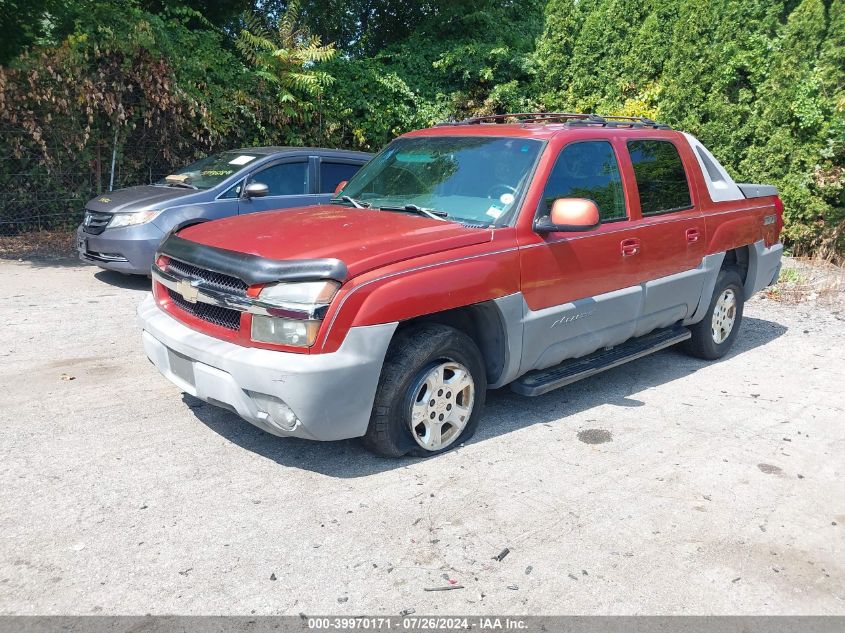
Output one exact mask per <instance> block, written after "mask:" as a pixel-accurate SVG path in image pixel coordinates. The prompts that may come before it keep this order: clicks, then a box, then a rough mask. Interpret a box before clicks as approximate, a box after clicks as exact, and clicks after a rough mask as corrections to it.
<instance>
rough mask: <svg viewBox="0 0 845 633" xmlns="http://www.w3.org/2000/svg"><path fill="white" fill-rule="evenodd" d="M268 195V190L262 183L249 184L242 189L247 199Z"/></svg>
mask: <svg viewBox="0 0 845 633" xmlns="http://www.w3.org/2000/svg"><path fill="white" fill-rule="evenodd" d="M268 193H270V188H269V187H268V186H267V185H265V184H264V183H263V182H251V183H249V184H248V185H247V186H246V189H244V195H245V196H246V197H247V198H263V197H264V196H266V195H267V194H268Z"/></svg>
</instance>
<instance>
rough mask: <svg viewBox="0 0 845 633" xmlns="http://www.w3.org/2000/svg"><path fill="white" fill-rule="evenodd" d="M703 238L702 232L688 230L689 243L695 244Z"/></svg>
mask: <svg viewBox="0 0 845 633" xmlns="http://www.w3.org/2000/svg"><path fill="white" fill-rule="evenodd" d="M700 237H701V232H700V231H699V230H698V229H687V243H689V244H695V243H696V242H697V241H698V240H699V238H700Z"/></svg>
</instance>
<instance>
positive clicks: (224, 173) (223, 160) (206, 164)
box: [156, 152, 259, 189]
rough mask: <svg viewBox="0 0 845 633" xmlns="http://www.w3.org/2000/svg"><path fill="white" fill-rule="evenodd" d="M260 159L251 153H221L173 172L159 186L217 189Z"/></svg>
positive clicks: (158, 183)
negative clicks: (227, 179) (233, 175)
mask: <svg viewBox="0 0 845 633" xmlns="http://www.w3.org/2000/svg"><path fill="white" fill-rule="evenodd" d="M258 157H259V155H258V154H250V153H249V152H221V153H220V154H212V155H211V156H206V157H205V158H202V159H200V160H198V161H197V162H195V163H191V164H190V165H188V166H187V167H185V168H184V169H180V170H178V171H175V172H173V173H172V174H170V175H169V176H167V177H166V178H165V179H164V180H162V181H159V182H157V183H156V184H157V185H179V184H180V183H184V184H186V185H191V186H192V187H196V188H197V189H210V188H211V187H216V186H217V185H219V184H220V183H221V182H223V181H224V180H226V178H228V177H229V176H231V175H232V174H234V173H235V172H238V171H240V170H241V169H243V168H244V167H245V166H246V165H248V164H250V163H252V162H253V161H254V160H256V159H257V158H258Z"/></svg>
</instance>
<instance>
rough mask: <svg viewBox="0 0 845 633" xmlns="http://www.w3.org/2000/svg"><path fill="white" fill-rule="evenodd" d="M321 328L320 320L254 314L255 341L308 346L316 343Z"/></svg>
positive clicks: (253, 335) (253, 334)
mask: <svg viewBox="0 0 845 633" xmlns="http://www.w3.org/2000/svg"><path fill="white" fill-rule="evenodd" d="M319 329H320V322H319V321H301V320H299V319H283V318H280V317H268V316H262V315H258V314H254V315H253V316H252V333H251V337H252V340H253V341H258V342H260V343H275V344H276V345H296V346H297V347H308V346H310V345H313V344H314V341H315V340H316V338H317V330H319Z"/></svg>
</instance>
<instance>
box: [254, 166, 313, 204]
mask: <svg viewBox="0 0 845 633" xmlns="http://www.w3.org/2000/svg"><path fill="white" fill-rule="evenodd" d="M252 182H262V183H264V184H265V185H267V187H268V188H269V189H270V191H269V193H268V194H267V195H268V196H293V195H297V194H303V193H308V164H307V163H305V162H301V163H282V164H280V165H273V166H272V167H268V168H267V169H265V170H263V171H260V172H258V173H257V174H255V175H254V176H253V177H252Z"/></svg>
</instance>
